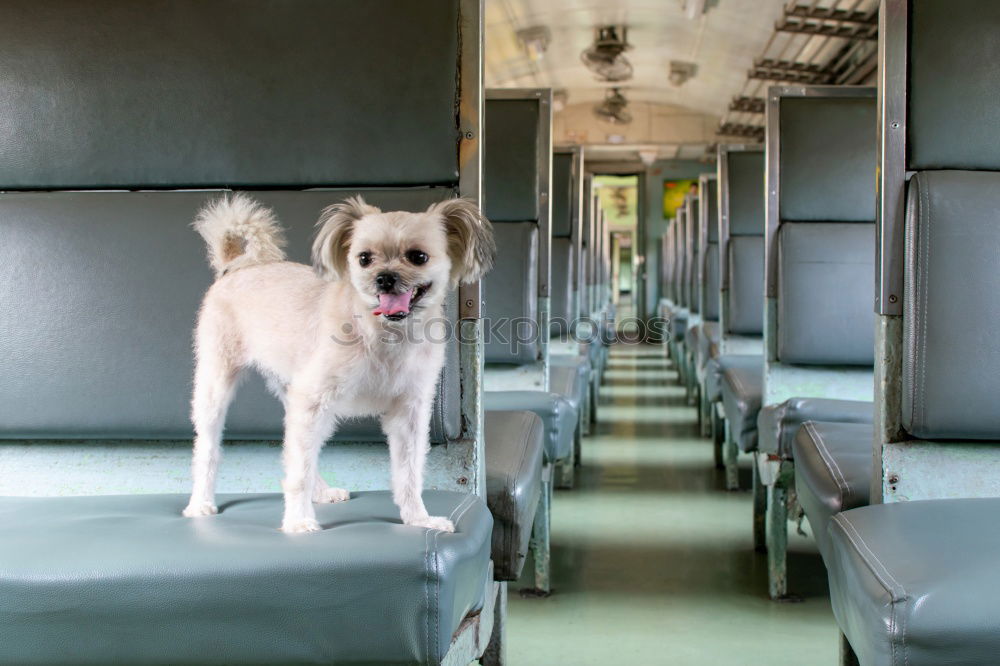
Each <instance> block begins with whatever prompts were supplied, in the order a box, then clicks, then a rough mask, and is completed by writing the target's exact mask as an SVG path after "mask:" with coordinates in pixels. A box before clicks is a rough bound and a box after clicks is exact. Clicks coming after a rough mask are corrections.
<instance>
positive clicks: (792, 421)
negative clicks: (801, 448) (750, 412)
mask: <svg viewBox="0 0 1000 666" xmlns="http://www.w3.org/2000/svg"><path fill="white" fill-rule="evenodd" d="M874 416H875V405H874V404H873V403H871V402H867V401H864V400H837V399H834V398H789V399H788V400H785V401H784V402H779V403H777V404H775V405H768V406H766V407H763V408H761V410H760V413H759V414H758V415H757V448H758V450H760V451H767V452H770V453H774V454H776V455H778V456H780V457H782V458H785V459H788V460H794V459H795V456H794V453H793V446H792V443H793V442H794V441H795V438H796V436H797V433H798V432H799V426H801V425H802V424H803V423H805V422H806V421H832V422H835V423H868V424H870V423H871V422H872V421H873V419H874ZM870 444H871V442H866V443H865V444H864V446H865V447H866V451H867V450H868V449H869V448H870ZM869 453H870V452H869Z"/></svg>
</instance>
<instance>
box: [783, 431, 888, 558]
mask: <svg viewBox="0 0 1000 666" xmlns="http://www.w3.org/2000/svg"><path fill="white" fill-rule="evenodd" d="M874 439H875V429H874V426H872V424H870V423H823V422H820V421H806V422H805V423H803V424H802V426H801V427H800V428H799V429H798V434H797V435H796V436H795V438H794V451H795V490H796V493H797V495H798V499H799V505H801V507H802V510H803V511H805V514H806V517H807V518H808V519H809V524H810V525H811V526H812V531H813V534H814V535H815V537H816V544H817V545H818V546H819V550H820V552H821V553H823V554H824V556H825V555H826V553H827V551H828V549H829V538H828V532H827V528H828V527H829V525H830V519H831V518H833V517H834V516H835V515H837V514H838V513H840V512H841V511H847V510H848V509H854V508H857V507H859V506H868V502H869V498H870V497H871V492H870V486H871V479H872V442H873V441H874Z"/></svg>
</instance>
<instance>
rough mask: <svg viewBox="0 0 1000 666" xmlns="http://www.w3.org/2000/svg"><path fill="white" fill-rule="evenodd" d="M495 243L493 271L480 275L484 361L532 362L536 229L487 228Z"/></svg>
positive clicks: (516, 225)
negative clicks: (485, 320)
mask: <svg viewBox="0 0 1000 666" xmlns="http://www.w3.org/2000/svg"><path fill="white" fill-rule="evenodd" d="M493 237H494V239H495V240H496V244H497V262H496V266H495V268H494V270H491V271H490V272H489V273H487V274H486V275H485V276H484V277H483V300H484V301H485V303H486V305H485V306H484V310H483V311H484V313H485V316H487V317H489V318H490V325H489V326H488V327H487V328H486V331H485V340H484V342H483V345H484V347H483V353H484V354H485V355H486V362H487V363H505V364H508V365H525V364H527V363H533V362H535V360H536V359H537V358H538V353H539V345H538V335H537V331H535V330H534V328H533V327H534V326H535V325H536V324H535V322H537V320H538V243H539V240H538V225H537V224H535V223H534V222H504V223H502V224H494V225H493Z"/></svg>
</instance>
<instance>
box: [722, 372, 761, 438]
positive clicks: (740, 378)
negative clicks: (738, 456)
mask: <svg viewBox="0 0 1000 666" xmlns="http://www.w3.org/2000/svg"><path fill="white" fill-rule="evenodd" d="M720 360H721V361H722V362H721V363H720V367H721V369H722V382H721V393H722V408H723V411H724V412H725V414H726V421H728V422H729V428H730V432H731V434H732V438H733V441H735V442H736V444H737V445H738V446H739V447H740V450H741V451H744V452H748V451H754V450H756V449H757V412H759V411H760V403H761V397H762V395H763V391H764V361H763V359H762V357H760V356H728V355H726V356H722V357H721V359H720Z"/></svg>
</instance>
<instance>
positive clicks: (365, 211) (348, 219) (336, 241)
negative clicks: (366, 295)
mask: <svg viewBox="0 0 1000 666" xmlns="http://www.w3.org/2000/svg"><path fill="white" fill-rule="evenodd" d="M380 212H382V211H380V210H379V209H378V208H376V207H375V206H369V205H368V204H366V203H365V200H364V199H362V198H361V197H360V196H358V197H351V198H350V199H345V200H344V201H342V202H340V203H337V204H333V205H332V206H327V207H326V208H324V209H323V212H322V213H321V214H320V216H319V221H318V222H316V226H317V227H319V231H317V232H316V240H314V241H313V246H312V264H313V268H314V269H315V270H316V273H318V274H319V276H320V277H322V278H325V279H327V280H337V279H340V278H341V277H343V276H344V275H346V274H347V252H348V250H350V247H351V235H352V234H353V233H354V224H355V223H356V222H357V221H358V220H360V219H361V218H362V217H364V216H365V215H369V214H372V213H380Z"/></svg>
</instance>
